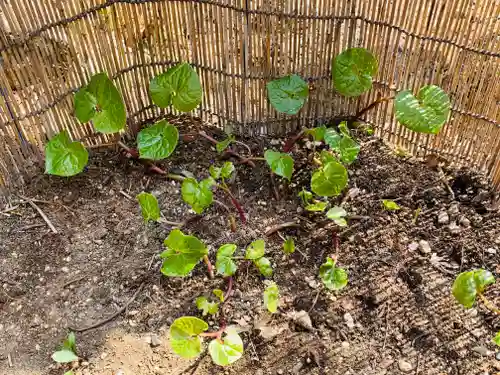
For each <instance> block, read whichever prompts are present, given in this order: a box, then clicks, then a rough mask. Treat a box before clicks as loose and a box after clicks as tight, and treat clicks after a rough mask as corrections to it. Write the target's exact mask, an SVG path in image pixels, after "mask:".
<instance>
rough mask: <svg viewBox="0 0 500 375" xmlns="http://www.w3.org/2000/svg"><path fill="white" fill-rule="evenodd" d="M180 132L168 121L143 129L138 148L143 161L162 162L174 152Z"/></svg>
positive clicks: (138, 140)
mask: <svg viewBox="0 0 500 375" xmlns="http://www.w3.org/2000/svg"><path fill="white" fill-rule="evenodd" d="M178 141H179V131H178V130H177V128H176V127H175V126H173V125H171V124H169V123H168V122H167V121H166V120H161V121H159V122H157V123H156V124H154V125H153V126H150V127H149V128H145V129H142V130H141V131H140V132H139V134H138V135H137V148H138V149H139V155H140V158H141V159H151V160H161V159H166V158H168V157H169V156H170V155H171V154H172V152H174V150H175V147H176V146H177V142H178Z"/></svg>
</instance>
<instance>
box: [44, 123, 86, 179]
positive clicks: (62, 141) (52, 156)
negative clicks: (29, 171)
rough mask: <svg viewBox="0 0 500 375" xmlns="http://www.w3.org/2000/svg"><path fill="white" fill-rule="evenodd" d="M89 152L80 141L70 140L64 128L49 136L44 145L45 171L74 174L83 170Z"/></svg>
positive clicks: (55, 173) (66, 174)
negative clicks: (49, 138)
mask: <svg viewBox="0 0 500 375" xmlns="http://www.w3.org/2000/svg"><path fill="white" fill-rule="evenodd" d="M88 161H89V153H88V152H87V150H86V149H85V147H83V145H82V144H81V143H80V142H72V141H71V139H69V135H68V132H67V131H66V130H63V131H61V132H60V133H59V134H57V135H55V136H54V137H52V138H51V140H50V141H49V142H48V143H47V145H46V146H45V173H47V174H53V175H56V176H64V177H68V176H74V175H75V174H78V173H80V172H81V171H83V169H84V168H85V166H86V165H87V162H88Z"/></svg>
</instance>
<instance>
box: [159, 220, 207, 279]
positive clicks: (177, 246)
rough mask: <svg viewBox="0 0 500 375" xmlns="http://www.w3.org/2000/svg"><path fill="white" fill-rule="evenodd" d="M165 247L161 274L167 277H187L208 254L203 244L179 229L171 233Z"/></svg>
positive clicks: (161, 256) (162, 255) (162, 254)
mask: <svg viewBox="0 0 500 375" xmlns="http://www.w3.org/2000/svg"><path fill="white" fill-rule="evenodd" d="M164 245H165V247H166V250H165V251H164V252H162V253H161V254H160V258H162V259H163V265H162V267H161V272H162V273H163V274H164V275H166V276H186V275H187V274H189V272H191V270H192V269H193V268H194V266H196V264H197V263H198V262H199V261H200V260H201V259H203V257H204V256H205V255H207V254H208V251H207V248H206V247H205V244H204V243H203V242H201V241H200V240H199V239H198V238H196V237H194V236H189V235H185V234H184V233H182V232H181V231H180V230H179V229H174V230H173V231H171V232H170V234H169V235H168V237H167V239H166V240H165V241H164Z"/></svg>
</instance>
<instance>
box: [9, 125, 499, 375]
mask: <svg viewBox="0 0 500 375" xmlns="http://www.w3.org/2000/svg"><path fill="white" fill-rule="evenodd" d="M178 126H179V129H180V132H181V133H183V134H187V133H194V132H196V130H197V129H199V127H200V125H199V124H197V123H196V122H193V121H191V122H185V121H179V124H178ZM205 130H206V131H207V132H208V133H209V134H211V135H213V136H214V137H216V138H218V139H221V138H222V134H221V133H220V131H218V130H215V129H205ZM243 141H245V142H247V144H249V145H250V147H251V148H252V150H253V152H254V154H255V155H260V154H262V150H263V149H264V148H265V147H274V148H280V147H281V145H282V144H283V140H277V139H268V138H264V137H262V138H258V139H252V140H243ZM361 141H362V144H363V146H362V150H361V153H360V158H359V160H358V161H356V162H355V163H354V164H353V165H352V166H351V167H350V168H349V174H350V182H349V190H348V191H347V190H346V192H345V194H344V195H342V196H339V197H337V198H335V199H333V200H332V204H340V203H341V202H343V206H344V208H345V209H346V210H347V212H348V213H349V215H351V216H352V219H351V220H350V221H349V226H348V227H347V228H346V229H340V230H338V231H337V232H338V234H337V235H338V237H339V238H340V248H339V251H338V254H337V255H338V257H339V264H340V265H341V266H343V267H345V268H346V269H348V271H349V280H350V281H349V285H348V287H347V288H345V289H344V290H342V291H341V292H340V293H331V292H327V291H325V290H324V289H323V288H322V287H321V282H320V280H319V279H318V278H317V274H318V269H319V266H320V265H321V264H322V263H323V262H324V260H325V258H326V257H327V256H329V255H331V254H333V253H334V252H335V249H334V241H335V236H334V232H335V231H336V229H335V226H334V225H333V224H332V223H330V222H325V221H324V220H323V218H322V217H323V216H322V215H313V214H309V213H307V212H303V210H302V208H301V207H300V202H299V200H298V198H297V193H298V192H299V191H300V190H301V189H302V187H303V186H304V185H305V186H306V187H307V184H308V183H309V180H310V171H309V170H308V168H306V167H307V166H308V165H309V163H308V154H310V152H311V151H310V150H309V149H308V148H307V147H306V146H307V145H309V144H306V143H299V144H298V145H297V146H296V147H295V149H294V150H293V153H292V154H293V157H294V159H295V160H296V162H295V163H296V164H295V172H294V178H293V180H292V181H293V182H292V183H291V184H289V185H288V184H286V183H285V182H283V181H280V180H279V179H277V180H276V186H275V187H276V189H277V190H279V196H280V199H279V201H276V199H275V192H274V189H273V184H272V183H271V179H270V175H269V173H268V169H267V167H266V166H265V165H264V164H263V163H262V162H257V166H256V168H254V169H252V168H250V167H249V166H246V165H237V176H236V179H235V181H234V182H233V183H232V184H231V188H232V190H233V192H234V194H235V195H236V196H237V197H238V199H239V201H240V202H241V203H242V205H243V207H244V210H245V212H246V214H247V217H248V223H247V225H246V226H243V225H241V223H240V222H238V220H237V224H238V228H237V231H236V232H231V231H230V229H229V225H228V218H227V213H226V211H225V209H224V208H223V207H222V206H220V205H214V206H212V207H211V208H210V209H209V210H208V211H207V212H206V213H204V214H203V216H202V217H201V218H199V219H198V220H193V221H191V222H190V223H189V224H188V225H187V226H186V227H184V228H183V231H184V232H188V233H191V234H194V235H196V236H198V237H199V238H200V239H201V240H202V241H204V242H205V243H206V244H207V246H208V247H209V249H210V258H211V259H212V261H213V262H215V251H216V250H217V249H218V247H219V246H220V245H222V244H224V243H235V244H237V245H238V247H239V249H240V251H243V249H244V248H245V247H246V246H247V245H248V244H249V243H250V242H252V241H253V240H255V239H258V238H265V239H266V252H267V255H268V257H270V258H271V259H272V263H273V266H274V270H275V273H274V275H273V277H272V279H273V280H274V281H276V283H277V284H278V286H279V288H280V294H281V297H282V298H281V306H280V312H279V313H278V314H275V315H274V316H273V317H272V318H270V317H268V316H267V314H266V313H265V312H264V308H263V302H262V292H263V289H264V283H263V278H262V277H260V276H259V274H258V272H257V270H256V269H255V268H254V267H253V266H249V267H246V266H245V265H242V266H241V267H240V270H239V272H238V274H237V276H236V277H235V280H234V281H235V290H234V294H233V296H232V297H231V299H230V300H229V301H228V302H227V304H226V305H225V307H224V309H225V315H226V317H227V318H228V320H229V323H230V324H235V325H239V326H240V329H242V330H243V332H242V336H243V339H244V342H245V354H244V357H243V359H242V360H240V361H239V362H237V363H236V364H235V365H234V366H233V367H230V368H228V369H224V370H221V369H220V368H218V367H216V366H214V365H212V364H211V362H210V360H209V358H208V357H205V358H203V359H202V360H201V362H200V363H199V367H196V369H195V367H192V365H193V364H196V365H197V364H198V362H195V361H194V360H191V361H188V360H183V359H179V358H177V357H175V356H174V355H173V354H172V352H171V351H170V349H169V346H168V327H169V325H170V324H171V323H172V321H173V320H174V319H175V318H177V317H180V316H183V315H197V316H200V315H199V313H198V311H197V310H196V307H195V305H194V300H195V299H196V297H198V296H200V295H203V294H206V295H208V293H209V292H210V291H211V290H212V289H214V288H220V289H225V288H226V281H225V280H223V279H222V278H221V277H216V278H215V279H213V280H210V279H208V277H207V272H206V267H205V266H204V265H203V264H201V263H200V264H199V265H198V266H197V267H196V268H195V270H194V271H193V273H192V275H191V276H189V277H187V278H183V279H181V278H167V277H165V276H163V275H162V274H161V273H160V271H159V269H160V267H161V260H160V259H159V257H158V254H159V253H160V252H161V251H162V242H163V240H164V239H165V238H166V237H167V236H168V233H169V231H170V227H168V226H167V225H165V224H148V225H146V224H144V222H143V219H142V217H141V215H140V212H139V208H138V204H137V202H136V201H135V200H134V199H129V198H127V195H128V196H130V197H132V198H133V197H135V195H136V194H138V193H139V192H141V191H149V192H152V193H153V194H154V195H156V196H157V198H158V200H159V202H160V205H161V208H162V212H163V214H164V216H165V218H166V219H167V220H171V221H181V220H184V219H186V218H188V217H193V216H194V215H193V213H192V212H190V210H189V208H188V206H186V205H185V204H184V203H183V202H182V199H181V195H180V183H179V182H176V181H170V180H166V179H164V178H163V177H161V176H159V175H156V174H151V173H149V172H147V171H146V169H145V167H144V166H142V165H141V164H139V163H137V162H136V161H133V160H130V159H128V158H127V157H126V156H125V155H124V154H123V153H122V152H120V151H118V150H101V151H97V150H94V152H92V155H91V158H90V160H91V162H90V165H89V167H88V170H87V171H86V172H85V173H83V174H82V175H80V176H77V177H74V178H70V179H62V178H55V177H50V176H40V177H38V178H36V179H34V180H33V181H32V182H31V183H30V184H29V186H27V187H26V189H25V191H22V192H19V193H20V195H19V196H16V195H12V196H11V197H10V198H5V205H4V207H3V208H1V209H0V236H1V237H0V238H1V241H0V281H1V283H0V374H2V375H3V374H9V375H10V374H19V375H21V374H23V375H24V374H30V375H33V374H43V375H48V374H50V375H59V374H61V375H62V374H63V373H64V369H63V368H61V367H59V366H57V365H55V364H54V363H53V362H52V361H51V359H50V356H51V354H52V353H53V351H54V350H55V349H56V348H57V347H58V345H59V344H60V343H61V342H62V340H63V339H64V337H65V335H66V333H67V332H68V327H74V328H82V327H87V326H89V325H91V324H94V323H96V322H99V321H100V320H102V319H104V318H106V317H108V316H110V315H112V314H113V313H114V312H116V311H117V310H118V309H119V308H120V307H122V306H124V304H126V303H127V301H128V300H129V299H130V298H131V297H132V295H133V294H134V292H136V290H137V289H138V288H139V287H140V286H141V285H142V286H143V289H142V291H141V292H140V293H139V294H138V296H137V298H136V299H135V300H134V301H133V302H132V303H131V304H130V305H129V306H128V308H127V310H126V311H125V312H124V313H123V314H121V315H119V316H118V317H116V318H115V319H113V320H112V321H111V322H110V323H107V324H104V325H102V326H100V327H99V328H97V329H93V330H89V331H86V332H83V333H78V334H77V347H78V354H79V356H80V357H81V358H82V361H81V362H80V363H79V365H78V367H77V368H76V369H75V372H76V374H96V375H97V374H99V375H102V374H104V375H111V374H115V375H117V374H126V375H128V374H134V375H146V374H148V375H149V374H181V373H183V372H184V371H186V370H187V369H188V368H189V369H192V370H195V371H197V372H196V373H197V374H218V373H226V374H256V375H263V374H287V373H291V374H353V375H354V374H373V375H383V374H400V373H403V372H402V371H407V372H408V373H412V374H417V373H418V374H457V375H458V374H480V373H481V374H482V373H486V372H488V373H494V372H495V371H499V369H500V361H497V360H496V359H495V350H496V349H495V346H494V345H493V344H492V342H491V338H492V337H493V336H494V334H495V332H496V331H498V330H499V329H500V322H499V320H498V318H496V317H495V316H493V314H492V313H490V312H488V311H487V310H486V309H484V308H483V307H482V306H480V307H478V308H473V309H470V310H468V311H465V310H464V309H463V308H461V307H460V306H458V305H457V303H455V302H454V301H453V299H452V298H451V296H450V286H451V284H452V282H453V279H454V277H455V276H456V275H457V274H458V273H459V272H461V271H463V270H468V269H472V268H476V267H483V268H487V269H489V270H491V271H492V272H494V274H495V275H497V273H498V272H499V271H500V270H499V269H498V267H499V266H498V262H499V259H500V258H499V254H500V214H499V211H498V196H495V195H494V194H493V192H492V191H491V190H490V188H489V187H488V184H487V183H486V181H484V179H482V178H481V176H479V175H475V174H473V173H471V172H469V171H466V170H451V169H447V168H444V172H445V174H446V175H447V176H448V177H449V186H450V187H451V189H452V190H453V193H454V197H452V195H451V193H450V192H449V191H448V189H447V188H446V186H445V184H444V183H443V179H442V178H440V177H441V175H440V174H439V172H438V171H437V170H436V169H434V168H431V167H430V166H428V165H427V164H425V163H422V162H421V161H418V160H416V159H413V158H407V157H400V156H396V155H395V154H394V153H393V152H392V151H391V149H390V148H389V147H387V146H386V145H385V144H384V143H383V142H382V141H380V140H377V139H371V138H365V137H361ZM241 152H244V149H243V148H241ZM218 158H219V155H218V154H217V153H216V152H215V149H214V148H213V146H212V145H211V144H210V143H209V142H207V141H206V140H205V139H203V138H201V137H200V138H195V139H194V140H191V141H185V142H182V143H181V144H180V146H179V147H178V148H177V150H176V151H175V153H174V155H173V156H172V157H171V158H170V159H168V160H167V161H165V162H163V163H159V164H158V165H159V166H161V167H162V168H165V169H167V170H169V171H171V172H180V171H182V170H187V171H190V172H192V173H193V174H195V175H196V176H197V177H198V178H202V177H206V175H207V170H208V167H209V165H210V164H211V163H213V162H218ZM123 193H125V194H123ZM20 197H28V198H31V199H35V203H36V205H38V206H39V207H40V208H41V209H42V210H43V211H44V212H45V214H46V215H47V216H48V217H49V219H50V220H51V222H52V223H53V224H54V226H55V227H56V229H57V231H58V234H54V233H52V232H51V231H50V229H49V228H48V227H47V226H46V224H45V222H44V221H43V220H42V219H41V217H40V216H39V214H38V213H37V212H36V211H35V210H34V209H33V208H32V207H31V206H29V205H28V204H26V202H25V201H24V200H23V198H20ZM382 199H392V200H395V201H396V202H397V203H398V204H399V205H400V206H401V210H399V211H394V212H388V211H385V210H384V209H383V207H382V204H381V200H382ZM217 200H219V201H221V202H223V203H225V204H226V205H227V206H228V207H229V209H230V210H231V212H232V214H234V215H235V217H236V218H237V213H236V211H235V209H234V207H232V206H231V203H230V201H228V200H227V198H226V197H225V196H224V195H219V193H217ZM16 206H17V208H15V209H11V208H12V207H16ZM418 209H420V213H419V214H418V215H416V214H415V212H416V210H418ZM2 212H3V213H2ZM443 212H446V213H447V215H448V217H449V222H450V223H456V227H455V228H454V227H453V225H452V226H451V227H450V224H449V223H443V224H440V223H438V216H440V214H441V215H443ZM295 220H296V221H297V222H298V223H300V226H299V227H298V228H288V229H285V230H282V231H280V232H279V233H274V234H273V235H271V236H268V237H266V236H265V232H266V231H267V230H268V229H269V228H271V227H273V226H275V225H277V224H281V223H285V222H289V221H295ZM280 236H281V237H286V236H293V237H294V238H295V243H296V247H297V251H296V252H295V253H294V254H292V255H291V256H289V257H287V256H285V255H283V252H282V250H281V249H282V244H283V239H282V238H281V237H280ZM421 240H424V241H427V242H428V244H429V246H430V252H428V253H427V252H424V251H423V248H422V247H417V246H416V244H418V243H419V241H421ZM413 243H416V244H413ZM488 296H489V297H490V298H491V299H492V300H493V301H496V302H499V303H500V296H499V289H498V288H497V287H496V286H494V287H492V288H491V290H490V291H489V292H488ZM301 310H303V311H305V312H308V314H309V316H310V318H311V321H312V326H313V327H312V329H311V327H309V328H307V327H304V325H303V324H301V322H300V321H297V320H294V319H293V314H294V313H296V312H298V311H301ZM351 318H352V321H353V323H351ZM208 321H209V323H210V324H211V325H212V326H213V328H214V329H216V328H217V326H218V324H219V321H218V318H214V319H208ZM263 325H264V326H265V327H264V328H262V330H258V329H256V327H262V326H263ZM152 334H154V335H158V337H159V338H160V340H161V341H162V343H161V345H159V346H158V347H155V348H151V347H150V345H149V344H148V342H149V341H148V340H151V335H152ZM499 358H500V357H499ZM190 366H191V367H190ZM186 373H189V372H186Z"/></svg>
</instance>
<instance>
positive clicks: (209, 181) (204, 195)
mask: <svg viewBox="0 0 500 375" xmlns="http://www.w3.org/2000/svg"><path fill="white" fill-rule="evenodd" d="M214 185H215V181H214V179H213V178H211V177H209V178H206V179H204V180H201V181H200V182H198V181H196V180H195V179H194V178H186V179H184V181H182V187H181V191H182V199H183V200H184V202H186V203H187V204H189V205H190V206H191V208H192V209H193V211H194V212H196V213H197V214H201V213H202V212H203V211H204V210H205V208H207V207H210V205H211V204H212V202H213V200H214V198H213V193H212V186H214Z"/></svg>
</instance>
